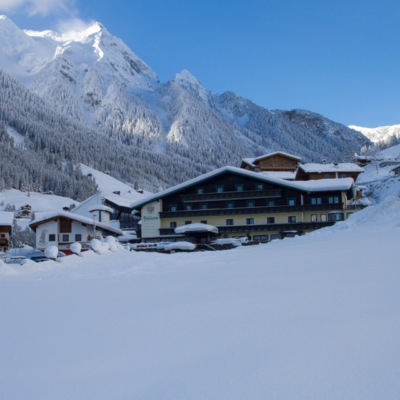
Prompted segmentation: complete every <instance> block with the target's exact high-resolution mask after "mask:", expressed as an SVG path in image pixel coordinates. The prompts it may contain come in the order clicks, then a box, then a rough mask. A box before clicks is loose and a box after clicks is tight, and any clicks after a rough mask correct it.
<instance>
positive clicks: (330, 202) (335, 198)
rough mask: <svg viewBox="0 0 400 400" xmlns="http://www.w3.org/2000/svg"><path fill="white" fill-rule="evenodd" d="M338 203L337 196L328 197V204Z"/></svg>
mask: <svg viewBox="0 0 400 400" xmlns="http://www.w3.org/2000/svg"><path fill="white" fill-rule="evenodd" d="M337 203H339V197H329V204H337Z"/></svg>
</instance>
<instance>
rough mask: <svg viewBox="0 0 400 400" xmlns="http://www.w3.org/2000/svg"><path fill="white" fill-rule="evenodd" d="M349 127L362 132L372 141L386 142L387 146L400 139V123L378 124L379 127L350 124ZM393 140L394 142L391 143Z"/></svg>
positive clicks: (377, 142)
mask: <svg viewBox="0 0 400 400" xmlns="http://www.w3.org/2000/svg"><path fill="white" fill-rule="evenodd" d="M349 128H351V129H353V130H355V131H358V132H360V133H362V134H363V135H364V136H366V137H367V138H368V139H370V140H371V142H373V143H376V144H380V143H381V144H384V145H386V146H387V147H390V146H394V145H395V144H397V143H395V141H396V139H397V142H398V141H399V140H400V125H392V126H378V127H377V128H363V127H361V126H355V125H350V126H349ZM391 141H393V143H391Z"/></svg>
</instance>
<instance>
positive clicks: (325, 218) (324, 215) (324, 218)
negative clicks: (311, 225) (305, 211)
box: [320, 214, 328, 222]
mask: <svg viewBox="0 0 400 400" xmlns="http://www.w3.org/2000/svg"><path fill="white" fill-rule="evenodd" d="M320 217H321V222H327V221H328V218H327V216H326V214H321V215H320Z"/></svg>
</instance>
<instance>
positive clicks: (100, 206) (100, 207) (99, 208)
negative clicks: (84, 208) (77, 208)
mask: <svg viewBox="0 0 400 400" xmlns="http://www.w3.org/2000/svg"><path fill="white" fill-rule="evenodd" d="M93 211H107V212H109V213H111V214H112V213H113V212H114V210H113V209H112V208H111V207H107V206H103V204H97V205H95V206H92V207H90V208H89V212H93Z"/></svg>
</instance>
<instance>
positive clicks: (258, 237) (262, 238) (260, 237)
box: [253, 235, 268, 242]
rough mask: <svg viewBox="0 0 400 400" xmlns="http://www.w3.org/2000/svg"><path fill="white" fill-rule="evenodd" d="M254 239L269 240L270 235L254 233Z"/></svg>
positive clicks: (258, 240)
mask: <svg viewBox="0 0 400 400" xmlns="http://www.w3.org/2000/svg"><path fill="white" fill-rule="evenodd" d="M253 240H255V241H257V242H268V235H254V236H253Z"/></svg>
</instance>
